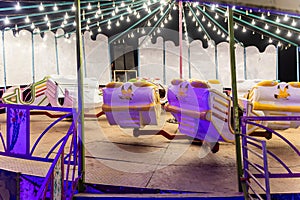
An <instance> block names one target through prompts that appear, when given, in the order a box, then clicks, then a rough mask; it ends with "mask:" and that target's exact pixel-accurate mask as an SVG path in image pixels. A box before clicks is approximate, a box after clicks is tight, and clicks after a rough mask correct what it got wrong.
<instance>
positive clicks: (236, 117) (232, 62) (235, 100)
mask: <svg viewBox="0 0 300 200" xmlns="http://www.w3.org/2000/svg"><path fill="white" fill-rule="evenodd" d="M228 10H229V12H228V13H229V16H228V29H229V38H230V40H229V46H230V65H231V87H232V101H233V119H234V120H233V121H234V124H233V128H234V134H235V146H236V162H237V173H238V174H237V175H238V184H239V191H240V192H242V184H241V177H242V176H243V170H242V156H241V142H240V135H239V133H240V123H239V108H238V98H237V85H236V64H235V47H234V45H235V41H234V29H233V23H234V22H233V11H232V8H230V7H228Z"/></svg>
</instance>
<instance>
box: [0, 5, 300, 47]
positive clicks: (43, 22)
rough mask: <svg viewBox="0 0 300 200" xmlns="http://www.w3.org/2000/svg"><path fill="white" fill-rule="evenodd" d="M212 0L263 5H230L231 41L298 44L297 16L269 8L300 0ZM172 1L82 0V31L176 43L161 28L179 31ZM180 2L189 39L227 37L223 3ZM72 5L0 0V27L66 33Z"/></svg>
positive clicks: (119, 39) (112, 38) (113, 38)
mask: <svg viewBox="0 0 300 200" xmlns="http://www.w3.org/2000/svg"><path fill="white" fill-rule="evenodd" d="M206 2H207V1H206ZM214 2H223V3H230V4H239V3H241V4H242V5H246V6H251V5H253V6H256V5H258V4H259V5H262V6H263V7H265V9H260V8H257V9H255V8H249V7H246V6H235V8H234V10H233V11H234V21H235V28H236V31H235V41H236V42H237V43H239V44H240V45H242V46H251V45H255V46H257V47H258V48H259V50H260V51H264V49H265V48H266V46H268V45H269V44H273V45H275V46H277V45H279V46H281V47H289V46H291V45H293V46H298V44H299V42H300V40H299V39H298V36H299V33H300V29H299V27H300V23H299V22H298V21H299V16H297V15H295V14H292V13H283V12H279V11H274V10H273V9H274V8H280V9H281V10H291V11H298V9H299V1H293V0H289V2H291V4H290V5H292V6H290V5H288V3H287V2H286V1H280V0H272V1H271V0H268V1H262V0H260V1H258V0H256V1H251V2H249V1H246V0H243V1H234V0H232V1H214ZM177 4H178V3H177V2H176V1H166V0H162V1H158V0H115V1H102V0H98V1H96V0H88V1H87V0H82V1H81V8H82V10H81V12H82V31H89V32H90V34H91V37H92V38H93V39H95V38H96V35H97V34H99V33H101V34H105V35H107V36H108V37H109V43H110V44H116V43H131V44H134V45H137V43H138V40H137V39H136V38H138V37H141V36H143V35H148V36H150V37H151V38H152V39H155V38H156V37H160V36H162V37H163V38H164V40H172V41H174V42H175V43H176V44H177V45H178V44H179V43H178V35H177V36H174V35H170V34H169V32H168V31H165V30H174V31H175V32H178V24H179V22H178V21H179V20H178V12H179V11H178V5H177ZM183 5H184V6H183V13H182V14H183V30H184V35H185V36H188V38H189V39H188V40H189V42H191V41H190V40H195V39H200V40H202V42H203V45H204V47H207V46H208V44H209V43H210V41H211V40H214V43H215V44H219V43H220V42H223V41H227V39H228V37H227V36H228V31H227V26H228V20H227V15H228V12H227V6H226V5H224V4H210V3H203V2H201V3H199V2H184V4H183ZM268 7H270V8H272V9H269V8H268ZM290 8H292V9H290ZM74 9H75V7H74V3H73V1H19V2H17V1H5V2H4V1H0V16H1V17H2V22H3V23H1V24H0V29H2V30H4V29H5V30H8V29H11V30H13V31H14V32H18V31H19V30H21V29H28V30H30V31H32V32H34V33H35V34H42V35H43V34H44V33H45V32H47V31H49V30H50V31H53V32H57V30H58V29H63V30H64V33H60V34H59V35H57V37H69V35H70V34H72V33H73V32H75V27H76V23H75V22H74V20H75V10H74ZM146 28H147V29H146Z"/></svg>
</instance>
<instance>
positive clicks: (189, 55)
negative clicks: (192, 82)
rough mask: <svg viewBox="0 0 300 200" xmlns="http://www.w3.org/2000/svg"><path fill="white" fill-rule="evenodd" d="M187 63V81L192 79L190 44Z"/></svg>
mask: <svg viewBox="0 0 300 200" xmlns="http://www.w3.org/2000/svg"><path fill="white" fill-rule="evenodd" d="M188 45H189V46H188V61H189V79H191V78H192V67H191V48H190V43H189V44H188Z"/></svg>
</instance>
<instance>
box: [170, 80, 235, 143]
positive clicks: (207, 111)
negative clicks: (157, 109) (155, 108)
mask: <svg viewBox="0 0 300 200" xmlns="http://www.w3.org/2000/svg"><path fill="white" fill-rule="evenodd" d="M211 84H213V86H215V88H216V89H214V88H212V87H211V86H210V85H211ZM217 88H219V89H217ZM220 90H222V89H221V87H220V83H218V82H217V81H214V82H213V83H209V82H206V81H199V80H189V81H187V80H181V79H177V80H173V81H172V82H171V86H170V87H169V89H168V93H167V94H168V102H169V103H168V105H166V106H165V108H166V110H167V111H169V112H171V113H172V115H173V116H174V117H175V119H176V120H177V121H178V124H179V131H180V132H181V133H183V134H186V135H188V136H191V137H193V138H197V139H200V140H204V141H207V142H218V141H227V142H232V141H233V140H234V135H233V130H232V128H231V99H230V98H229V97H228V96H227V95H226V94H224V93H222V92H221V91H220Z"/></svg>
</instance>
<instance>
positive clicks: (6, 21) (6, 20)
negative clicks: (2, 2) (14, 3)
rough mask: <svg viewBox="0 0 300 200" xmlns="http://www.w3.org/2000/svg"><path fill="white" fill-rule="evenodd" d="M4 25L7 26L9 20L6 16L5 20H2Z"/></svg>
mask: <svg viewBox="0 0 300 200" xmlns="http://www.w3.org/2000/svg"><path fill="white" fill-rule="evenodd" d="M4 24H5V25H7V24H9V19H8V17H7V16H6V17H5V19H4Z"/></svg>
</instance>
